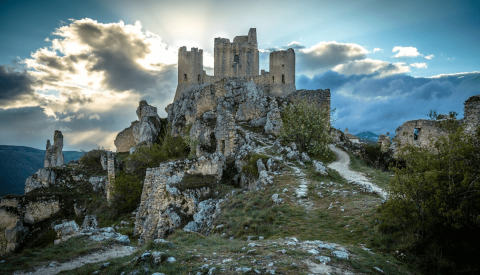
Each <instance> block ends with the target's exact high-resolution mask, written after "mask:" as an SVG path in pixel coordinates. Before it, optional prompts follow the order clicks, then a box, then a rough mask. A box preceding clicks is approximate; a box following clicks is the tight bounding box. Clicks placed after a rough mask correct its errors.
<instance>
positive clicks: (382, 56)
mask: <svg viewBox="0 0 480 275" xmlns="http://www.w3.org/2000/svg"><path fill="white" fill-rule="evenodd" d="M479 15H480V2H479V1H438V0H436V1H418V0H417V1H368V0H363V1H319V0H318V1H306V0H302V1H282V0H275V1H258V0H256V1H153V0H137V1H123V0H102V1H90V0H82V1H64V0H58V1H49V0H45V1H26V0H0V144H2V145H22V146H30V147H34V148H39V149H44V147H45V144H46V140H47V139H53V132H54V130H61V131H62V132H63V134H64V150H81V149H84V150H90V149H93V148H95V147H97V146H103V147H105V148H109V149H111V150H115V147H114V145H113V141H114V139H115V136H116V135H117V133H118V132H120V131H122V130H123V129H124V128H126V127H128V126H130V123H131V122H132V121H134V120H136V119H137V118H136V114H135V110H136V108H137V106H138V102H139V101H140V100H142V99H145V100H147V101H148V103H149V104H151V105H153V106H156V107H157V108H158V112H159V115H160V117H166V113H165V111H164V109H165V107H166V106H167V105H168V104H170V103H172V101H173V97H174V94H175V89H176V85H177V64H176V63H177V53H178V48H179V47H181V46H187V48H190V47H198V48H201V49H203V50H204V69H205V70H206V71H207V73H209V74H213V41H214V38H215V37H224V38H229V39H230V40H233V38H234V37H235V36H237V35H246V34H247V33H248V30H249V29H250V28H256V29H257V40H258V48H259V51H260V69H265V70H267V71H268V56H269V53H270V52H271V51H273V50H279V49H287V48H293V49H294V50H295V53H296V87H297V89H330V91H331V106H332V108H335V109H336V111H335V114H334V116H333V117H334V118H335V122H334V125H333V126H334V127H335V128H340V129H342V130H344V129H345V128H346V127H348V129H349V132H350V133H354V134H355V133H358V132H363V131H371V132H374V133H376V134H385V133H387V132H389V133H390V136H393V135H394V132H395V129H396V128H397V127H398V126H400V125H401V124H402V123H403V122H405V121H407V120H412V119H427V118H428V117H427V115H428V113H429V112H430V110H435V111H437V113H448V112H450V111H455V112H457V113H458V114H459V118H461V117H463V108H464V105H463V102H464V101H465V100H466V99H467V98H469V97H470V96H473V95H477V94H480V55H479V54H478V51H479V45H480V16H479Z"/></svg>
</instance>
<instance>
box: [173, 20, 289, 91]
mask: <svg viewBox="0 0 480 275" xmlns="http://www.w3.org/2000/svg"><path fill="white" fill-rule="evenodd" d="M269 68H270V72H266V71H264V70H262V71H261V73H260V74H259V72H258V71H259V53H258V44H257V31H256V29H255V28H251V29H250V30H249V32H248V35H241V36H236V37H235V38H234V39H233V42H230V40H229V39H228V38H215V45H214V75H213V76H210V75H207V74H206V73H205V71H204V70H203V50H201V49H198V48H192V49H191V51H187V48H186V47H181V48H180V49H179V51H178V85H177V91H176V93H175V100H176V99H177V98H179V96H180V95H181V94H182V93H183V92H185V91H186V90H188V89H190V88H192V87H194V86H195V85H198V84H213V83H216V82H218V81H221V80H222V79H223V78H225V77H237V78H242V79H243V80H244V81H253V82H254V83H255V84H257V85H260V86H261V87H262V89H263V90H264V92H265V94H266V95H272V96H284V95H288V94H289V93H291V92H293V91H295V90H296V88H295V51H294V50H293V49H291V48H290V49H288V50H285V51H273V52H271V53H270V67H269Z"/></svg>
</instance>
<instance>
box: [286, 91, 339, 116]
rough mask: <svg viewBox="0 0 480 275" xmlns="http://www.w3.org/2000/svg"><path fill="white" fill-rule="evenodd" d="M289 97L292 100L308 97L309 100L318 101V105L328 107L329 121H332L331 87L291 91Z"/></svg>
mask: <svg viewBox="0 0 480 275" xmlns="http://www.w3.org/2000/svg"><path fill="white" fill-rule="evenodd" d="M287 98H288V99H289V100H290V101H292V102H295V101H298V100H302V99H304V98H306V99H307V102H316V103H317V104H318V106H322V107H323V108H327V109H328V122H329V123H330V89H325V90H322V89H318V90H296V91H294V92H292V93H290V94H289V95H288V96H287Z"/></svg>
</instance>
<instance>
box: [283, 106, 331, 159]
mask: <svg viewBox="0 0 480 275" xmlns="http://www.w3.org/2000/svg"><path fill="white" fill-rule="evenodd" d="M329 111H330V110H329V109H328V108H323V107H319V106H318V104H316V103H310V102H307V100H306V99H302V100H300V101H297V102H295V103H292V104H290V105H288V106H287V107H286V108H285V110H284V111H283V113H282V122H283V127H282V128H281V132H280V135H281V137H282V138H283V139H284V140H285V141H287V142H292V141H293V142H295V143H296V144H297V145H298V147H299V149H300V151H302V152H303V151H307V152H309V153H312V154H314V155H319V154H322V155H325V156H327V157H329V156H331V155H333V152H332V151H331V150H330V148H329V147H328V145H329V144H330V143H331V141H332V138H331V136H330V134H329V129H330V121H329V118H330V116H329Z"/></svg>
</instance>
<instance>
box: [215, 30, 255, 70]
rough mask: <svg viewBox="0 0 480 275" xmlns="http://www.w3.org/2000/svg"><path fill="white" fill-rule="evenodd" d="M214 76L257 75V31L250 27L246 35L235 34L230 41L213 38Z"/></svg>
mask: <svg viewBox="0 0 480 275" xmlns="http://www.w3.org/2000/svg"><path fill="white" fill-rule="evenodd" d="M214 59H215V61H214V62H215V63H214V75H215V76H257V75H258V71H259V55H258V46H257V31H256V29H254V28H251V29H250V30H249V32H248V36H237V37H235V38H234V39H233V42H232V43H231V42H230V40H229V39H226V38H215V45H214Z"/></svg>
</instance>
